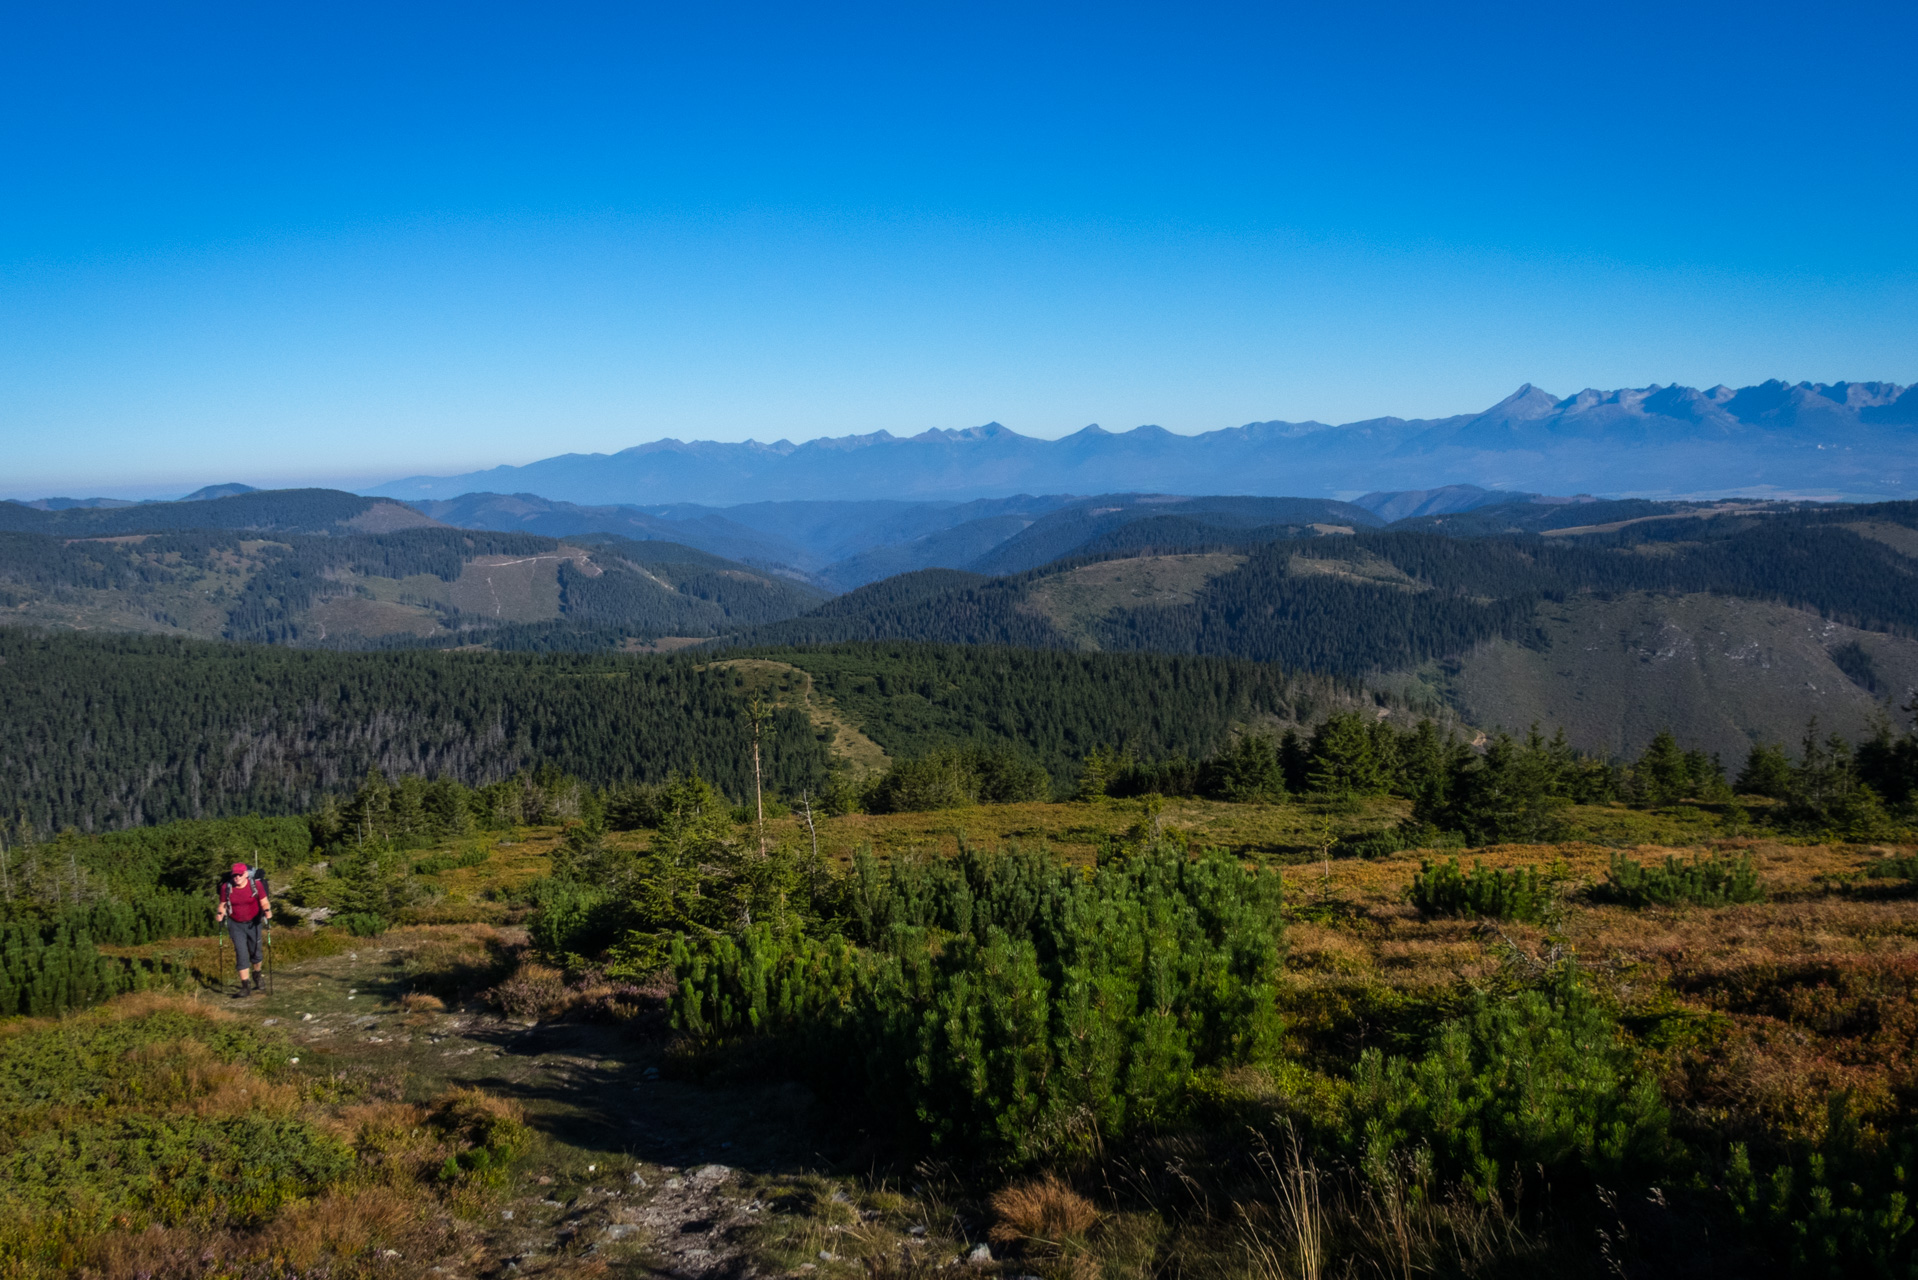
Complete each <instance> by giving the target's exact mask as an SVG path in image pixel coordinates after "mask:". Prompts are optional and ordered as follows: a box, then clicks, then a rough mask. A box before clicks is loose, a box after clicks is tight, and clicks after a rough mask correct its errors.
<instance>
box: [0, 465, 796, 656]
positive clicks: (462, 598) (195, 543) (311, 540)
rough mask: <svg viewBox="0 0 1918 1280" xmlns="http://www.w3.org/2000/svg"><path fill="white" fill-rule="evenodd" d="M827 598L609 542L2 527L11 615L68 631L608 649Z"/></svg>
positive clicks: (671, 549) (716, 630)
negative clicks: (69, 532)
mask: <svg viewBox="0 0 1918 1280" xmlns="http://www.w3.org/2000/svg"><path fill="white" fill-rule="evenodd" d="M256 496H260V495H254V494H248V495H243V496H242V497H238V498H224V499H220V500H219V501H218V502H213V503H182V504H177V505H179V506H182V507H187V506H203V507H211V506H222V505H224V504H226V503H239V502H243V501H245V500H246V499H247V498H252V497H256ZM22 510H30V509H28V508H22ZM32 514H34V515H55V516H61V517H64V516H70V515H96V514H98V515H108V516H113V515H120V514H123V512H122V511H105V512H93V511H61V512H52V513H47V512H38V511H35V512H32ZM823 594H824V593H822V592H820V591H818V590H817V589H815V588H813V587H810V586H807V585H805V584H803V583H799V582H794V581H792V580H790V579H787V578H783V577H778V576H776V575H772V574H768V573H764V572H760V571H757V570H753V569H749V568H748V567H746V566H744V565H741V564H737V563H735V562H733V561H729V560H723V559H721V558H719V557H718V556H713V555H708V554H707V553H705V552H703V551H695V550H693V549H692V548H690V547H682V546H678V545H676V544H673V543H669V542H645V543H638V542H629V541H627V540H625V539H622V538H614V537H608V536H599V537H593V538H589V539H583V540H580V541H578V542H574V543H563V542H558V541H555V540H553V539H551V538H542V537H535V536H533V535H530V534H516V533H481V532H473V531H468V530H463V529H447V528H441V527H437V526H435V527H429V528H413V529H400V530H397V531H395V532H390V533H360V534H353V533H344V534H333V535H312V534H287V533H274V532H267V531H253V530H247V531H237V530H236V531H226V530H208V529H194V530H181V531H175V532H158V533H147V534H119V535H104V534H103V535H99V536H89V537H70V536H62V535H50V534H43V533H4V532H0V621H7V622H15V623H23V624H37V625H41V626H54V627H77V628H84V629H96V630H97V629H112V630H129V631H153V632H161V633H174V634H187V635H196V636H202V637H207V638H222V639H228V640H249V641H261V642H268V643H289V644H302V645H331V646H334V647H366V646H370V645H392V644H396V643H406V644H437V645H457V644H470V643H491V642H496V641H510V642H512V643H515V644H516V645H518V646H520V647H547V648H550V647H559V648H566V647H578V646H579V645H580V644H582V643H586V644H591V645H592V646H595V647H600V648H608V647H613V646H615V645H617V644H618V643H619V642H620V641H621V640H622V639H627V638H633V637H640V638H647V637H657V636H680V637H704V636H715V635H720V634H723V633H725V632H727V631H731V630H735V629H737V628H739V627H742V626H752V625H755V624H758V623H764V622H770V621H774V620H776V619H779V618H788V617H792V616H793V615H795V614H798V613H801V612H803V611H805V610H806V609H809V608H811V607H813V606H815V605H817V604H818V603H819V601H820V600H821V599H822V598H823ZM582 637H583V638H582Z"/></svg>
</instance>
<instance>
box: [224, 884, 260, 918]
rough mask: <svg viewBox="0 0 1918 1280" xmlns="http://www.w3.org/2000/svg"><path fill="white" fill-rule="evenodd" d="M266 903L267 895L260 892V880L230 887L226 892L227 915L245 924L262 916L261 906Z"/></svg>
mask: <svg viewBox="0 0 1918 1280" xmlns="http://www.w3.org/2000/svg"><path fill="white" fill-rule="evenodd" d="M264 901H266V894H264V893H262V892H261V891H260V882H259V881H258V880H253V879H248V880H247V882H246V884H245V885H228V886H227V890H226V913H227V914H228V915H229V916H232V917H233V918H234V919H235V920H238V921H239V922H240V923H241V924H245V923H246V922H247V921H248V920H251V919H253V917H255V916H257V915H259V914H260V904H261V903H262V902H264Z"/></svg>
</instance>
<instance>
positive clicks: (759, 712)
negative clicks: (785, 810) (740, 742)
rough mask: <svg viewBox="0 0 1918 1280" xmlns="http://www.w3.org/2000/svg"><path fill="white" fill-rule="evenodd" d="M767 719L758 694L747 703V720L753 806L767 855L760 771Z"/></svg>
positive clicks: (763, 850)
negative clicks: (749, 739) (761, 739)
mask: <svg viewBox="0 0 1918 1280" xmlns="http://www.w3.org/2000/svg"><path fill="white" fill-rule="evenodd" d="M766 721H767V711H766V704H765V703H764V702H763V701H761V700H760V698H759V697H758V695H757V694H755V695H754V696H753V700H752V701H751V702H749V703H747V704H746V722H747V723H748V724H750V725H751V726H752V731H753V807H754V810H755V814H756V817H757V821H758V823H759V854H760V856H761V857H764V856H765V855H766V791H765V786H764V784H763V782H762V781H761V778H760V771H759V741H760V736H761V734H762V733H763V732H764V731H765V728H766Z"/></svg>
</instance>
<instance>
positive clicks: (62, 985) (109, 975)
mask: <svg viewBox="0 0 1918 1280" xmlns="http://www.w3.org/2000/svg"><path fill="white" fill-rule="evenodd" d="M209 914H210V913H209ZM169 974H170V966H169V965H167V964H166V963H165V962H162V961H155V960H131V959H123V958H120V957H116V956H105V955H101V954H100V952H99V950H98V949H97V948H96V947H95V946H94V939H93V936H92V935H91V934H89V933H87V932H86V931H85V930H84V929H83V928H76V927H75V925H74V924H73V923H71V922H70V921H68V920H66V919H60V920H57V921H55V922H54V923H52V924H51V925H45V924H41V923H38V922H31V921H25V922H15V923H13V924H7V925H0V1017H4V1016H7V1015H10V1014H16V1013H25V1014H31V1015H33V1016H35V1017H46V1016H49V1015H52V1014H57V1013H66V1012H68V1011H70V1010H73V1009H84V1008H86V1007H87V1006H88V1005H93V1004H98V1003H99V1002H100V1001H102V1000H106V999H110V998H111V997H113V996H117V995H121V994H123V993H125V992H128V991H143V990H145V989H147V988H148V987H150V986H153V985H155V984H159V983H165V982H168V981H170V980H171V979H170V977H169Z"/></svg>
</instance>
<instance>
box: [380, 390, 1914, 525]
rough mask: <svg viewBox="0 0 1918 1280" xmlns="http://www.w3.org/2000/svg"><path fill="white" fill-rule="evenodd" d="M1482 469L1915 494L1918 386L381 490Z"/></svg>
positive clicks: (547, 472) (1552, 488)
mask: <svg viewBox="0 0 1918 1280" xmlns="http://www.w3.org/2000/svg"><path fill="white" fill-rule="evenodd" d="M1449 485H1476V486H1479V487H1483V488H1487V489H1493V490H1504V491H1513V490H1518V491H1544V492H1555V493H1565V492H1571V491H1580V490H1582V491H1587V492H1592V493H1604V494H1613V495H1642V496H1657V497H1679V496H1708V495H1710V496H1717V495H1745V496H1754V497H1773V496H1797V495H1803V496H1822V497H1855V498H1867V499H1882V498H1903V497H1913V496H1918V386H1914V387H1907V386H1901V385H1899V384H1896V383H1889V382H1839V383H1832V384H1826V383H1810V382H1800V383H1795V384H1788V383H1784V382H1779V381H1772V382H1766V383H1763V384H1761V385H1759V386H1753V387H1743V388H1737V389H1734V388H1731V387H1726V386H1717V387H1712V388H1710V389H1709V390H1704V391H1700V390H1697V389H1695V388H1691V387H1681V386H1676V385H1673V386H1657V385H1654V386H1650V387H1644V388H1636V389H1624V390H1616V391H1598V390H1589V389H1588V390H1585V391H1581V392H1579V393H1578V394H1576V395H1572V396H1566V397H1562V398H1561V397H1556V396H1553V395H1551V394H1550V393H1548V392H1545V391H1543V390H1541V389H1539V388H1537V387H1534V386H1531V385H1530V384H1527V385H1526V386H1523V387H1520V388H1519V389H1518V390H1517V391H1516V392H1514V393H1513V394H1512V395H1510V396H1508V397H1506V398H1505V399H1504V400H1501V401H1500V402H1499V403H1498V404H1496V405H1493V406H1492V407H1491V408H1489V409H1487V410H1485V411H1484V412H1482V413H1477V414H1460V415H1456V416H1453V417H1448V418H1437V419H1404V418H1389V417H1388V418H1374V419H1369V420H1367V421H1363V422H1352V423H1345V424H1342V425H1330V424H1326V423H1321V422H1253V423H1247V424H1246V425H1244V426H1239V427H1229V428H1225V429H1222V430H1217V431H1208V432H1204V433H1202V434H1199V435H1192V436H1184V435H1178V434H1175V433H1173V432H1170V431H1167V430H1165V429H1164V428H1162V427H1156V426H1142V427H1138V428H1135V429H1134V430H1131V431H1125V432H1111V431H1106V430H1104V429H1102V428H1100V427H1098V426H1096V425H1095V426H1089V427H1086V428H1084V429H1083V430H1080V431H1076V432H1074V433H1072V434H1071V435H1068V436H1065V437H1062V438H1060V439H1057V440H1043V439H1037V438H1034V437H1031V436H1024V435H1020V434H1019V433H1018V432H1016V431H1013V430H1011V429H1010V428H1007V427H1005V426H1002V425H1000V424H998V423H996V422H995V423H987V424H985V425H984V426H979V427H970V428H965V429H963V430H945V429H935V430H929V431H924V432H921V433H919V434H918V435H914V436H905V437H901V436H895V435H893V434H891V433H890V432H886V431H877V432H872V433H869V434H865V435H851V436H839V437H830V438H822V439H818V440H810V441H807V442H805V443H803V444H794V443H793V442H791V441H789V440H777V441H774V442H772V443H770V444H767V443H761V442H758V441H750V440H749V441H746V442H743V443H723V442H718V441H698V440H696V441H681V440H672V439H668V440H656V441H651V442H649V443H646V444H641V445H636V446H634V447H633V448H630V449H624V450H621V451H619V452H617V453H613V454H563V455H560V456H558V457H551V458H545V459H541V460H539V461H537V462H532V463H528V464H526V465H524V466H502V467H495V468H492V469H491V470H487V471H478V472H470V473H466V474H463V475H453V476H412V477H408V478H406V479H402V480H395V481H392V482H391V483H388V484H384V485H380V486H377V487H375V488H372V489H368V490H366V491H365V492H366V493H368V494H370V495H377V496H383V497H392V498H399V499H401V500H404V501H422V500H435V499H446V498H452V497H455V496H458V495H461V494H466V493H473V492H488V493H503V494H511V493H527V494H538V495H539V496H541V497H544V498H548V499H553V500H558V501H566V502H574V503H581V504H598V505H606V504H622V505H654V504H670V503H697V504H705V505H712V506H728V507H730V506H736V505H739V504H745V503H754V502H772V501H793V500H801V499H804V500H815V501H819V500H857V499H870V498H874V497H880V496H883V497H886V498H889V499H895V500H903V501H915V500H916V501H926V500H944V501H968V500H976V499H985V498H1003V497H1009V496H1012V495H1015V494H1031V493H1081V494H1086V493H1114V492H1156V493H1185V494H1241V495H1259V496H1276V495H1281V494H1285V495H1299V496H1327V497H1331V496H1339V497H1348V498H1349V497H1352V496H1356V495H1358V494H1361V493H1365V492H1368V491H1396V490H1407V489H1431V488H1440V487H1445V486H1449Z"/></svg>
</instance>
